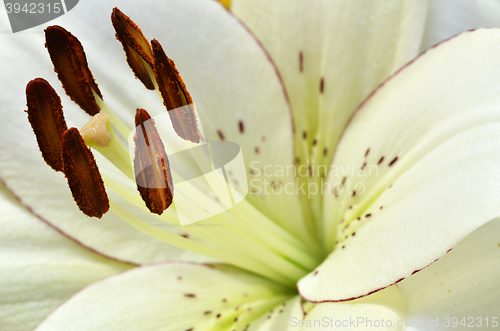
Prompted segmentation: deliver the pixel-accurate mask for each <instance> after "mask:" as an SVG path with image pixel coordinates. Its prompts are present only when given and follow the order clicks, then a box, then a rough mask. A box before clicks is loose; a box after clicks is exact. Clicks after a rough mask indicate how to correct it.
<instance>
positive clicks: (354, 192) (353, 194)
mask: <svg viewBox="0 0 500 331" xmlns="http://www.w3.org/2000/svg"><path fill="white" fill-rule="evenodd" d="M355 196H356V190H354V191H352V197H353V198H354V197H355Z"/></svg>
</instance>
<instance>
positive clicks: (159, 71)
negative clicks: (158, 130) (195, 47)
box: [151, 39, 200, 143]
mask: <svg viewBox="0 0 500 331" xmlns="http://www.w3.org/2000/svg"><path fill="white" fill-rule="evenodd" d="M151 45H152V47H153V57H154V71H155V77H156V82H157V83H158V88H159V90H160V93H161V96H162V98H163V104H164V105H165V107H166V108H167V111H168V114H169V115H170V119H171V121H172V125H173V127H174V130H175V132H176V133H177V134H178V135H179V137H181V138H182V139H184V140H189V141H192V142H194V143H199V142H200V130H199V128H198V123H197V121H196V114H195V112H194V105H193V100H192V99H191V95H190V94H189V92H188V90H187V89H186V85H185V84H184V81H183V80H182V78H181V75H180V74H179V72H178V71H177V68H176V67H175V64H174V61H172V60H171V59H169V58H168V57H167V55H166V54H165V52H164V51H163V48H162V47H161V45H160V43H159V42H158V41H157V40H155V39H153V40H152V41H151Z"/></svg>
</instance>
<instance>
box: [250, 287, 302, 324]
mask: <svg viewBox="0 0 500 331" xmlns="http://www.w3.org/2000/svg"><path fill="white" fill-rule="evenodd" d="M303 318H304V312H303V310H302V303H301V298H300V297H299V296H298V295H297V296H295V297H294V298H293V299H290V300H288V301H286V302H283V303H282V304H280V305H278V306H276V307H274V308H273V309H272V310H270V311H269V312H268V313H267V314H265V315H263V316H262V317H261V318H259V319H258V320H257V321H255V322H254V323H252V324H250V327H249V328H248V330H247V331H275V330H280V331H292V330H296V326H293V324H292V321H298V320H302V319H303Z"/></svg>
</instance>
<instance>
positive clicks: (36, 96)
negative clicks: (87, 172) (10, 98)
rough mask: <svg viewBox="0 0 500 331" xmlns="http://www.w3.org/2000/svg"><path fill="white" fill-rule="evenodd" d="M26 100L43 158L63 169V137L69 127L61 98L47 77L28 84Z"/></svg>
mask: <svg viewBox="0 0 500 331" xmlns="http://www.w3.org/2000/svg"><path fill="white" fill-rule="evenodd" d="M26 100H27V106H28V110H27V113H28V120H29V122H30V123H31V127H32V128H33V132H35V135H36V140H37V142H38V146H39V148H40V151H41V152H42V156H43V159H44V160H45V162H47V164H48V165H49V166H51V167H52V169H54V170H55V171H62V170H63V163H62V155H61V137H62V135H63V133H64V131H66V130H67V129H68V127H67V126H66V121H65V120H64V115H63V111H62V105H61V98H59V96H58V95H57V93H56V91H54V89H53V88H52V86H50V84H49V83H48V82H47V81H46V80H45V79H43V78H35V79H34V80H32V81H30V82H29V83H28V85H27V86H26Z"/></svg>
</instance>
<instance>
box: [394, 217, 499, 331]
mask: <svg viewBox="0 0 500 331" xmlns="http://www.w3.org/2000/svg"><path fill="white" fill-rule="evenodd" d="M499 235H500V220H499V219H495V220H492V221H490V222H488V223H487V224H485V225H483V226H482V227H480V228H479V229H477V230H476V231H474V232H473V233H471V234H470V235H469V236H468V237H467V238H465V239H464V240H463V241H461V242H460V243H459V244H458V245H457V247H455V248H454V249H453V250H452V251H451V252H450V253H448V254H446V255H445V256H443V258H441V259H440V260H439V261H437V262H436V263H434V264H433V265H431V266H430V267H429V268H426V269H424V270H422V271H421V272H418V273H417V274H415V275H413V276H411V277H409V278H408V279H405V280H404V281H402V282H401V283H399V284H398V287H399V288H400V289H401V292H402V293H403V295H404V297H405V300H406V303H407V309H408V322H409V323H411V325H414V326H415V328H416V329H417V330H420V328H419V327H418V325H419V324H420V325H421V327H423V326H426V328H425V330H442V327H443V324H444V323H445V322H446V319H445V318H446V317H448V318H449V319H450V323H451V322H452V321H451V319H452V318H453V317H457V318H458V323H460V322H461V321H462V318H464V317H466V323H465V324H467V325H469V327H470V326H471V325H474V327H480V326H482V327H483V328H485V327H487V326H489V327H492V324H491V323H492V319H491V317H495V316H497V315H498V309H499V307H500V293H499V292H500V289H499V287H498V286H496V284H497V283H498V279H499V278H500V239H499ZM487 317H489V320H488V322H489V325H487V324H486V323H487V321H486V318H487ZM429 318H430V319H431V320H432V321H435V320H436V318H437V319H438V325H436V324H435V323H434V325H429ZM471 322H472V323H471ZM422 329H424V328H422ZM462 329H463V330H465V329H468V328H465V327H463V325H458V330H462Z"/></svg>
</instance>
